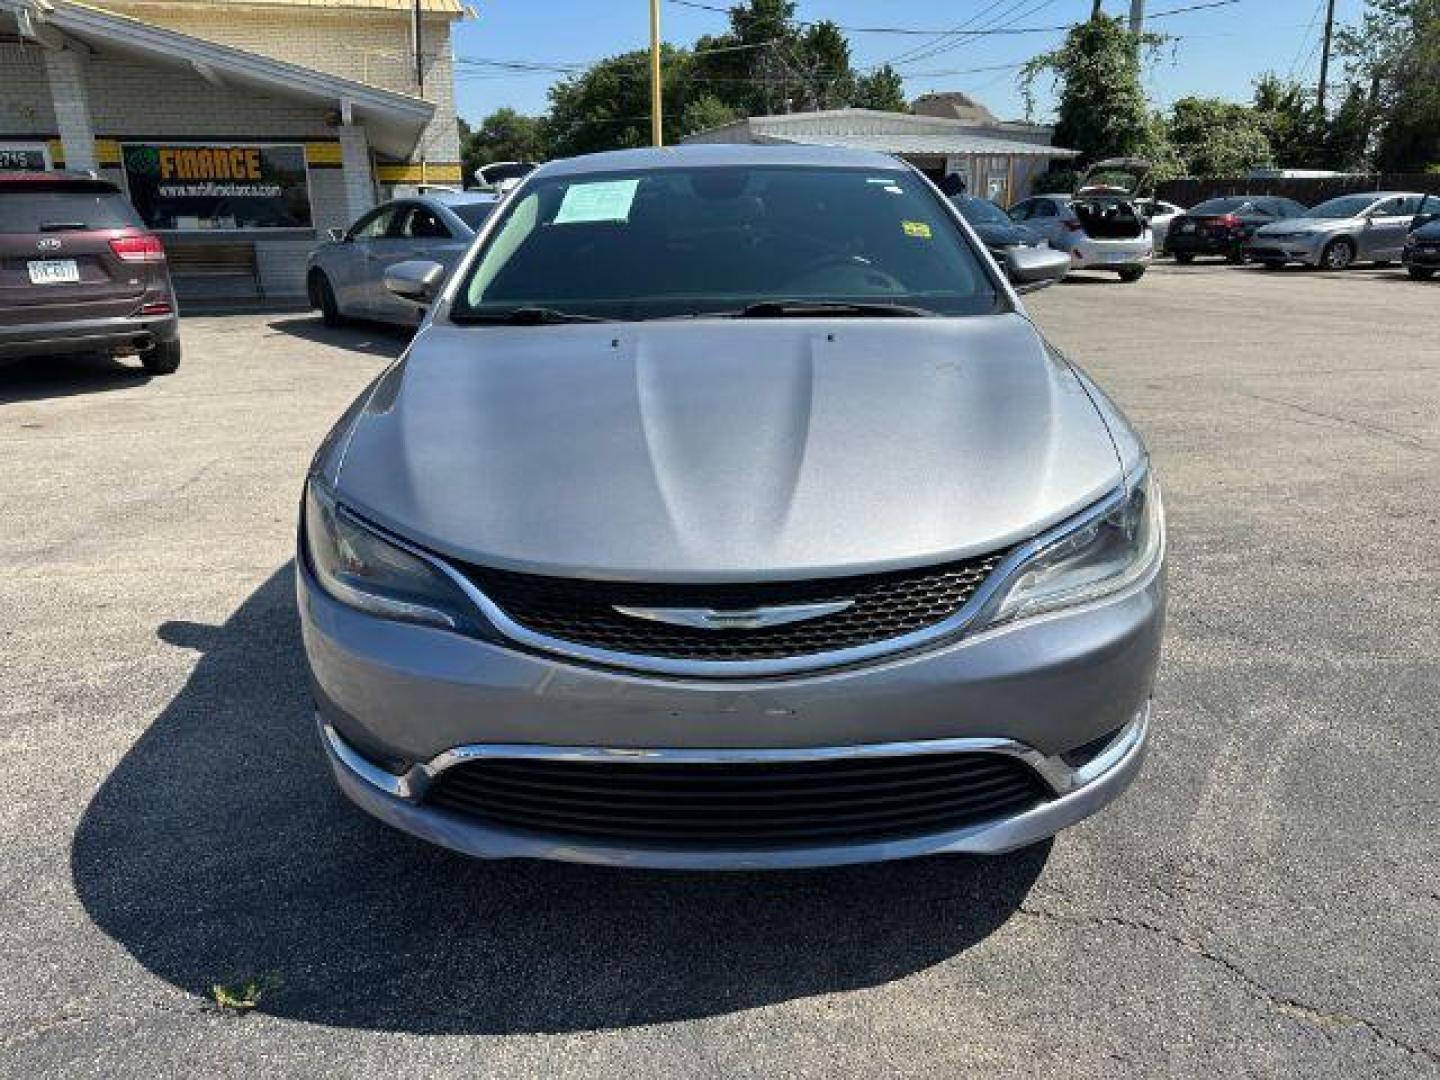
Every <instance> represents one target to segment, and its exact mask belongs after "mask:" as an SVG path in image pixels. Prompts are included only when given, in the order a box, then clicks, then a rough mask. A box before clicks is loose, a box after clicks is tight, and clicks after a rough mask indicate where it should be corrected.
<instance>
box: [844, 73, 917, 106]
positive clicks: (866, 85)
mask: <svg viewBox="0 0 1440 1080" xmlns="http://www.w3.org/2000/svg"><path fill="white" fill-rule="evenodd" d="M855 105H856V107H858V108H861V109H878V110H879V111H880V112H909V111H910V103H909V102H907V101H906V100H905V80H904V79H902V78H901V77H900V73H899V72H898V71H896V70H895V69H894V68H892V67H891V66H890V65H889V64H885V65H883V66H882V67H878V68H876V69H875V70H874V71H872V72H871V73H870V74H868V75H862V76H860V78H858V79H857V80H856V81H855Z"/></svg>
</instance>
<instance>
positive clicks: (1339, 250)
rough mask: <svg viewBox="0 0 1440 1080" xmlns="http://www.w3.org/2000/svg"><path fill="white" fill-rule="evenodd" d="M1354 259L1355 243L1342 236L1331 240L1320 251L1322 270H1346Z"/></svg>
mask: <svg viewBox="0 0 1440 1080" xmlns="http://www.w3.org/2000/svg"><path fill="white" fill-rule="evenodd" d="M1354 261H1355V245H1354V244H1353V243H1351V242H1350V241H1349V240H1346V239H1345V238H1344V237H1343V236H1342V237H1341V238H1340V239H1338V240H1331V241H1330V243H1328V244H1326V245H1325V250H1324V251H1322V252H1321V253H1320V269H1322V270H1348V269H1350V264H1351V263H1353V262H1354Z"/></svg>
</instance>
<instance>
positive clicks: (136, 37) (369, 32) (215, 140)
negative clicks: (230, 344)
mask: <svg viewBox="0 0 1440 1080" xmlns="http://www.w3.org/2000/svg"><path fill="white" fill-rule="evenodd" d="M467 14H468V11H467V9H466V8H465V7H464V6H462V3H461V0H419V4H418V10H417V4H416V3H415V0H88V2H86V3H79V2H75V0H0V169H7V168H8V169H35V168H62V167H63V168H70V169H93V170H96V171H98V172H99V173H100V174H101V175H102V176H105V177H107V178H108V179H111V180H114V181H115V182H116V183H117V184H119V185H121V186H122V187H123V188H124V189H125V190H126V192H127V193H128V194H129V196H130V198H131V200H132V201H133V202H134V203H135V205H136V207H137V209H138V210H139V211H140V213H141V215H142V216H143V217H144V218H145V220H146V222H147V223H148V224H149V225H150V226H151V227H152V228H153V229H155V230H156V231H157V232H159V234H160V235H161V237H162V238H163V239H164V241H165V244H166V248H167V249H168V250H169V252H170V253H171V266H172V271H173V273H174V275H175V278H176V282H177V287H178V288H179V289H180V291H181V295H182V297H184V296H189V297H192V298H197V297H204V298H230V297H234V298H265V299H286V298H293V297H297V296H301V295H303V293H304V274H303V268H304V261H305V256H306V255H307V253H308V252H309V251H310V250H311V249H312V248H313V247H314V245H315V243H316V242H317V240H318V239H320V238H323V237H324V235H325V232H326V230H327V229H329V228H331V227H335V226H346V225H348V224H350V223H351V222H352V221H354V220H355V218H356V217H358V216H359V215H360V214H362V213H363V212H364V211H365V210H367V209H368V208H370V207H371V206H373V205H374V204H375V203H376V202H377V201H378V200H380V199H384V198H387V197H389V196H391V195H392V194H397V193H403V192H405V191H407V190H414V188H415V187H416V185H419V184H425V183H432V184H459V183H460V182H461V175H460V146H459V132H458V125H457V123H456V117H455V104H454V77H453V64H452V56H451V48H450V35H451V29H452V25H453V24H454V23H455V22H456V21H457V20H459V19H462V18H465V17H466V16H467ZM417 28H418V31H419V32H418V34H417V32H416V31H417Z"/></svg>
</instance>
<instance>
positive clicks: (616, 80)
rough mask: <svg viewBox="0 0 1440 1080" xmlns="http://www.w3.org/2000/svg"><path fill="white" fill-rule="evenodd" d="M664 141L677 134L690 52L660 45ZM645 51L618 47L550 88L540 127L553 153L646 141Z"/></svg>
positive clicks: (562, 154) (673, 139) (621, 146)
mask: <svg viewBox="0 0 1440 1080" xmlns="http://www.w3.org/2000/svg"><path fill="white" fill-rule="evenodd" d="M662 62H663V71H664V81H663V83H662V88H661V90H662V98H663V104H664V114H665V116H664V119H665V130H664V135H665V141H666V142H667V143H673V142H678V141H679V139H680V137H681V134H682V130H681V129H682V125H683V123H684V113H685V105H686V100H687V93H686V92H687V89H688V84H689V80H690V74H691V70H692V67H693V63H694V61H693V58H692V57H691V55H690V53H689V52H686V51H683V50H680V49H675V48H673V47H671V46H669V45H666V46H665V47H664V53H663V56H662ZM649 65H650V54H649V52H648V51H636V52H629V53H623V54H621V55H620V56H612V57H610V58H609V59H608V60H602V61H600V63H598V64H596V65H595V66H594V67H591V68H590V69H588V70H587V71H585V72H584V73H583V74H580V75H575V76H572V77H571V78H568V79H565V80H563V81H562V82H558V83H556V84H555V85H554V86H552V87H551V88H550V115H549V116H548V117H547V118H546V123H545V129H546V131H547V132H548V134H549V144H550V152H551V154H552V155H554V156H557V157H569V156H573V155H575V154H591V153H596V152H598V151H601V150H618V149H625V148H628V147H637V146H649V145H650V66H649Z"/></svg>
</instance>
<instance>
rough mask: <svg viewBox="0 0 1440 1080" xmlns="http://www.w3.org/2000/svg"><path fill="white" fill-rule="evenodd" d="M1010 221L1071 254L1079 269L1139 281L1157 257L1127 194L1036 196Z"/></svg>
mask: <svg viewBox="0 0 1440 1080" xmlns="http://www.w3.org/2000/svg"><path fill="white" fill-rule="evenodd" d="M1010 220H1012V221H1015V222H1017V223H1019V224H1023V225H1025V226H1027V227H1028V228H1030V229H1031V230H1033V231H1034V232H1037V233H1039V234H1040V236H1042V237H1043V238H1044V239H1045V240H1047V241H1049V243H1050V246H1051V247H1053V248H1058V249H1059V250H1061V251H1065V252H1068V253H1069V255H1070V261H1071V265H1072V267H1073V269H1076V270H1113V271H1115V272H1116V273H1118V274H1119V275H1120V280H1121V281H1139V280H1140V278H1141V277H1143V276H1144V274H1145V270H1146V268H1147V267H1149V265H1150V262H1151V260H1152V259H1153V258H1154V257H1155V240H1154V236H1153V234H1152V233H1151V231H1150V223H1149V222H1148V221H1147V220H1146V218H1145V215H1144V214H1143V213H1141V212H1140V209H1139V207H1138V206H1137V205H1136V204H1135V202H1134V201H1133V200H1132V199H1130V198H1129V197H1128V196H1126V195H1124V194H1115V193H1112V192H1110V191H1082V192H1081V193H1080V194H1078V195H1035V196H1033V197H1031V198H1029V199H1025V200H1023V201H1021V202H1018V203H1016V204H1015V205H1014V206H1012V207H1011V208H1010Z"/></svg>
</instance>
